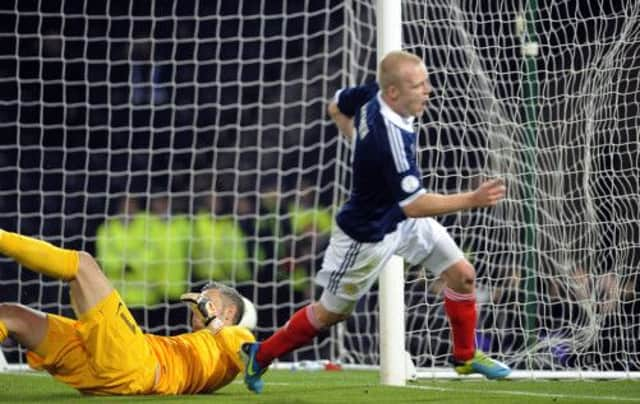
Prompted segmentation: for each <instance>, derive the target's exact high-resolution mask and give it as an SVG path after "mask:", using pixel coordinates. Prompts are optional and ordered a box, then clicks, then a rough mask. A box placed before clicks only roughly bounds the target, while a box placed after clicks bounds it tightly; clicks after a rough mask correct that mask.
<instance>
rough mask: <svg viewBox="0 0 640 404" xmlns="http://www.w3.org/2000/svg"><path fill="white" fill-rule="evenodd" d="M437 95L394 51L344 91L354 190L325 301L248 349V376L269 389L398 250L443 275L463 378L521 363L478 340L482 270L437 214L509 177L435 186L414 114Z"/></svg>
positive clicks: (335, 106)
mask: <svg viewBox="0 0 640 404" xmlns="http://www.w3.org/2000/svg"><path fill="white" fill-rule="evenodd" d="M430 93H431V85H430V83H429V79H428V74H427V69H426V66H425V64H424V62H423V61H422V60H421V59H420V58H418V57H417V56H415V55H413V54H411V53H408V52H404V51H394V52H390V53H389V54H387V55H385V56H384V58H383V59H382V61H381V63H380V65H379V67H378V82H377V83H371V84H368V85H363V86H359V87H351V88H345V89H342V90H340V91H339V92H338V93H337V94H336V96H335V98H334V100H333V101H332V102H330V103H329V107H328V112H329V115H330V116H331V118H332V119H333V121H334V123H335V124H336V125H337V126H338V128H339V129H340V131H341V132H342V133H343V134H344V135H345V136H347V137H349V138H351V139H352V141H353V143H354V147H355V148H354V151H353V160H352V167H353V174H352V190H351V194H350V197H349V199H348V201H347V202H346V204H345V205H344V206H343V207H342V208H341V210H340V211H339V213H338V214H337V216H336V224H337V225H336V226H334V229H333V233H332V235H331V240H330V242H329V246H328V248H327V250H326V252H325V255H324V261H323V264H322V269H321V270H320V272H318V274H317V275H316V283H317V284H319V285H320V286H322V287H323V288H324V290H323V292H322V295H321V297H320V300H319V301H317V302H314V303H311V304H309V305H308V306H306V307H303V308H302V309H300V310H298V311H297V312H296V313H294V314H293V316H292V317H291V318H290V319H289V321H287V323H286V324H285V325H284V327H282V328H280V329H279V330H278V331H276V333H275V334H273V335H272V336H271V337H269V338H268V339H266V340H265V341H263V342H261V343H248V344H245V345H243V347H242V352H241V356H242V358H243V360H244V361H245V374H244V381H245V384H246V385H247V387H248V388H249V390H252V391H254V392H256V393H260V392H261V391H262V390H263V388H264V383H263V380H262V378H261V376H262V374H263V373H264V372H265V371H266V369H267V368H268V366H269V364H270V363H271V362H272V361H273V360H274V359H276V358H278V357H280V356H282V355H284V354H286V353H289V352H291V351H293V350H295V349H297V348H299V347H301V346H304V345H306V344H308V343H309V342H311V341H312V340H313V339H314V338H315V337H316V336H317V335H318V334H319V333H320V332H322V331H323V330H325V329H327V328H328V327H331V326H333V325H334V324H337V323H339V322H340V321H343V320H345V319H347V318H349V316H350V315H351V313H352V311H353V309H354V307H355V305H356V302H357V301H358V300H359V299H360V298H361V297H362V296H363V295H364V294H365V293H367V292H368V291H369V290H370V289H371V287H372V286H373V284H374V283H375V282H376V280H377V278H378V275H379V274H380V271H381V270H382V269H383V268H384V266H385V265H386V263H387V262H388V260H389V259H390V258H391V256H393V255H394V254H397V255H400V256H401V257H403V258H404V259H405V260H406V261H407V262H408V263H409V264H411V265H422V266H424V267H425V268H427V269H429V270H430V271H431V272H432V273H433V274H435V275H438V276H440V277H441V278H442V279H443V281H444V283H445V285H446V287H445V288H444V291H443V294H444V307H445V312H446V314H447V316H448V319H449V324H450V326H451V332H452V336H453V353H452V357H453V358H452V359H453V364H454V369H455V370H456V372H458V373H459V374H470V373H480V374H483V375H484V376H486V377H488V378H491V379H497V378H503V377H506V376H507V375H508V374H509V373H510V372H511V369H510V368H509V367H508V366H506V365H505V364H503V363H500V362H498V361H496V360H494V359H491V358H489V357H488V356H487V355H485V354H484V353H483V352H481V351H480V350H477V349H476V346H475V328H476V320H477V312H476V294H475V270H474V268H473V266H472V265H471V264H470V263H469V261H467V260H466V259H465V257H464V254H463V252H462V250H461V249H460V248H459V247H458V246H457V245H456V243H455V242H454V240H453V239H452V238H451V236H450V235H449V234H448V232H447V230H446V229H445V228H444V227H443V226H442V225H440V224H439V223H438V222H437V221H436V220H434V219H433V218H432V216H439V215H443V214H447V213H452V212H456V211H460V210H465V209H471V208H481V207H491V206H494V205H496V204H497V203H498V202H499V201H500V200H501V199H502V198H504V196H505V193H506V187H505V186H504V184H503V182H502V181H501V180H499V179H494V180H488V181H485V182H483V183H482V184H480V185H479V187H478V188H476V189H475V190H473V191H470V192H463V193H458V194H452V195H442V194H436V193H429V192H427V191H426V190H425V189H424V187H423V186H422V181H421V174H420V171H419V167H418V163H417V159H416V143H417V139H416V138H417V135H416V133H415V131H414V127H413V124H414V119H415V117H417V116H420V115H422V113H423V112H424V109H425V106H426V105H427V103H428V100H429V95H430Z"/></svg>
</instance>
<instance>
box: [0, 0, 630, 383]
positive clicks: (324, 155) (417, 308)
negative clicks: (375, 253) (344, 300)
mask: <svg viewBox="0 0 640 404" xmlns="http://www.w3.org/2000/svg"><path fill="white" fill-rule="evenodd" d="M374 3H375V2H374V1H369V0H367V1H365V0H351V1H346V2H345V1H338V0H325V1H268V0H260V1H222V0H217V1H204V0H185V1H179V2H164V1H148V2H137V1H136V2H119V1H106V2H89V1H64V0H53V1H40V2H38V1H33V2H23V1H13V2H12V1H8V2H4V3H3V4H2V5H1V6H0V21H1V22H2V24H1V25H0V45H1V46H0V89H1V90H2V91H0V126H1V128H2V129H1V130H2V134H0V187H1V192H0V227H2V228H4V229H8V230H14V231H19V232H21V233H23V234H26V235H31V236H36V237H41V238H44V239H46V240H48V241H51V242H53V243H55V244H59V245H62V246H65V247H68V248H77V249H84V250H87V251H89V252H91V253H93V254H95V255H96V256H97V257H98V259H99V260H100V262H101V264H102V266H103V268H104V270H105V272H106V273H107V274H108V275H109V277H110V278H111V279H112V280H113V282H114V284H115V285H116V286H117V287H118V289H119V290H120V291H121V293H122V295H123V297H124V298H125V300H126V301H127V302H128V304H129V305H130V306H131V307H132V308H133V312H134V315H135V316H136V318H137V319H138V321H139V322H140V324H141V325H142V326H143V327H144V328H145V329H147V330H148V331H151V332H155V333H160V334H175V333H179V332H182V331H185V330H186V329H187V328H186V326H185V324H186V322H187V315H186V310H185V308H184V307H183V306H182V305H181V304H179V303H177V302H176V296H178V295H179V294H180V293H181V292H182V291H185V290H188V289H196V288H199V287H201V286H202V285H203V284H204V283H205V282H206V281H207V280H208V279H214V280H217V281H222V282H225V283H228V284H230V285H232V286H236V287H238V288H239V289H240V291H241V292H242V293H243V294H244V295H245V296H246V297H248V298H249V299H251V300H253V301H254V302H255V303H256V305H257V308H258V329H257V331H256V332H257V335H258V337H259V338H264V337H266V336H268V335H270V333H271V332H273V331H274V330H275V329H276V328H277V327H278V326H280V325H283V324H284V322H285V321H286V320H287V319H288V317H289V316H290V315H291V314H292V313H293V312H294V311H295V310H297V309H298V308H300V307H302V306H303V305H305V304H306V303H308V302H309V301H310V299H313V298H314V297H317V296H318V292H319V290H318V289H317V288H316V287H315V286H314V285H313V283H312V278H313V276H314V274H315V273H316V272H317V271H318V270H319V265H320V262H321V259H322V251H323V249H324V247H325V246H326V243H327V240H328V235H329V229H330V227H331V219H330V218H331V215H332V214H333V213H334V212H335V209H336V208H337V207H338V206H339V203H340V202H341V201H342V200H343V199H344V197H345V195H346V192H347V189H348V186H349V180H350V178H349V168H348V160H349V152H350V150H349V146H348V145H347V144H346V142H344V141H343V140H341V139H340V138H339V136H338V134H337V131H336V129H335V127H334V126H333V125H331V123H330V122H329V121H328V119H327V117H326V113H325V108H326V100H328V99H329V98H331V97H332V96H333V94H334V92H335V91H336V90H337V89H338V88H340V87H342V86H344V85H347V84H358V83H362V82H365V81H367V80H372V79H374V77H375V61H376V58H377V56H378V55H377V52H376V23H375V21H376V10H375V4H374ZM577 3H580V2H569V1H553V2H552V1H543V0H538V1H537V2H525V1H517V2H513V1H506V0H501V1H495V2H481V1H472V0H456V1H443V0H436V1H425V0H407V1H403V2H402V11H403V24H402V27H401V29H402V32H403V48H405V49H408V50H411V51H414V52H416V53H417V54H418V55H420V56H421V57H423V58H424V60H425V63H426V65H427V68H428V70H429V72H430V75H431V76H430V77H431V81H432V84H433V87H434V94H433V96H432V101H431V105H430V107H429V108H428V111H427V113H426V114H425V116H424V117H423V118H422V119H421V122H420V126H419V129H420V148H421V150H420V156H421V165H422V169H423V174H424V183H425V185H426V187H427V188H428V189H430V190H433V191H438V192H456V191H461V190H467V189H469V188H471V187H473V186H474V184H476V183H477V182H478V181H479V180H480V178H482V177H485V176H492V175H496V176H502V177H504V178H505V180H506V181H507V186H508V197H507V199H506V200H505V201H504V202H503V203H501V204H500V206H498V207H497V208H495V209H490V210H481V211H472V212H465V213H461V214H457V215H451V216H447V217H442V218H440V219H441V221H442V223H443V224H445V225H446V226H447V227H448V228H449V229H450V230H451V233H452V234H453V235H454V237H455V238H456V240H457V241H458V242H459V244H460V245H461V246H462V247H463V248H464V250H465V252H467V254H468V257H469V259H470V260H471V261H472V262H473V263H474V265H475V266H476V268H477V271H478V287H479V297H480V300H479V323H478V335H477V342H478V345H479V347H481V348H482V349H484V350H485V351H487V352H489V353H490V354H491V355H493V356H494V357H496V358H498V359H500V360H503V361H505V362H507V363H508V364H510V365H512V366H513V367H514V368H516V369H521V370H553V371H561V370H575V371H591V370H594V371H614V370H615V371H637V370H638V368H639V367H640V358H639V356H638V352H639V349H640V346H639V345H640V342H639V341H640V320H639V319H638V316H637V315H636V314H635V313H637V312H638V311H639V310H640V300H639V298H638V293H639V292H640V280H639V279H638V269H637V264H638V261H639V260H640V250H639V248H640V229H639V228H638V223H640V222H639V220H638V219H639V217H638V215H639V213H638V212H639V211H640V210H639V206H638V200H640V195H639V192H640V189H639V188H640V187H639V184H638V178H640V175H639V174H640V172H639V171H640V170H639V169H638V161H640V156H639V154H638V145H639V140H638V133H637V127H638V122H637V118H636V116H637V115H638V112H639V111H638V102H639V100H638V97H637V95H638V85H639V83H638V79H637V77H638V74H639V73H640V71H639V70H640V69H639V68H640V58H638V57H637V55H638V52H639V51H640V31H639V28H640V27H639V24H640V23H639V21H640V15H639V12H640V5H638V4H637V3H636V2H609V1H595V2H583V3H585V4H577ZM536 4H537V6H536ZM0 264H1V265H0V266H1V267H2V268H1V271H0V298H1V300H2V301H10V302H16V301H18V302H22V303H24V304H27V305H29V306H31V307H34V308H36V309H40V310H44V311H47V312H52V313H60V314H65V315H70V314H71V310H70V307H69V300H68V296H67V289H66V287H65V286H64V285H63V284H62V283H60V282H58V281H54V280H52V279H48V278H43V277H40V276H37V275H33V274H32V273H31V272H29V271H26V270H23V269H22V268H20V267H18V266H17V265H15V264H14V263H12V262H11V261H9V260H6V259H4V258H3V259H2V260H1V261H0ZM406 278H407V282H406V288H405V302H406V308H407V310H406V318H407V321H406V328H407V331H406V341H407V349H408V350H409V352H410V353H411V356H412V358H413V360H414V362H415V363H416V365H417V366H419V367H421V368H435V367H443V366H448V363H447V360H448V356H449V351H450V342H449V332H448V327H447V322H446V318H445V317H444V314H443V310H442V297H441V295H440V293H439V290H440V287H441V285H440V284H439V282H438V281H437V280H436V279H434V278H433V277H432V276H431V275H430V274H429V273H427V272H425V271H424V270H423V269H422V268H407V269H406ZM377 312H378V301H377V290H376V289H374V290H373V291H372V292H371V293H370V294H369V295H368V296H367V297H366V298H365V299H363V300H362V301H361V302H360V303H359V304H358V306H357V309H356V312H355V315H354V317H353V318H352V319H350V320H349V321H347V322H346V323H345V324H344V326H343V327H341V328H337V329H335V330H333V331H332V332H330V333H327V334H326V335H323V337H322V338H319V339H318V340H317V341H316V343H315V344H314V345H312V346H310V347H307V348H304V349H301V350H299V351H298V352H296V353H295V354H293V355H290V356H288V357H286V358H284V359H285V360H301V359H332V360H340V361H343V362H345V363H353V364H361V365H377V364H378V363H379V355H378V345H379V333H378V316H377ZM3 351H4V353H5V355H6V357H7V359H8V360H9V361H10V362H12V363H22V362H23V360H24V359H23V357H24V355H23V351H21V350H20V349H19V348H18V347H16V346H14V345H12V344H11V343H10V341H9V342H7V343H5V346H3Z"/></svg>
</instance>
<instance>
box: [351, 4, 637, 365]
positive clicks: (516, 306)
mask: <svg viewBox="0 0 640 404" xmlns="http://www.w3.org/2000/svg"><path fill="white" fill-rule="evenodd" d="M354 3H355V5H356V7H354V10H355V11H354V15H353V18H354V20H359V21H366V22H367V23H365V24H362V25H358V24H352V29H353V31H352V33H351V38H352V39H353V42H354V43H355V44H356V45H357V46H355V47H356V48H357V50H355V51H352V52H351V56H352V57H353V59H354V60H356V61H357V63H356V65H357V66H367V68H366V69H360V70H357V69H356V70H354V71H355V74H356V76H355V81H356V82H360V81H363V80H366V79H372V78H373V77H374V70H373V67H372V61H371V59H372V58H373V56H371V54H372V53H374V52H375V47H374V46H373V45H372V44H373V43H374V42H372V41H373V40H374V38H375V31H374V27H373V26H371V25H370V24H369V22H370V21H372V19H373V18H374V17H373V15H374V14H375V10H374V9H373V8H372V6H371V4H369V3H368V2H363V1H362V2H354ZM533 6H534V3H533V2H531V3H528V2H492V3H491V4H485V3H483V2H475V1H455V2H448V1H447V2H444V1H430V2H423V1H406V2H403V48H405V49H409V50H411V51H414V52H416V53H417V54H419V55H421V56H422V57H423V58H424V60H425V62H426V64H427V68H428V70H429V72H430V80H431V82H432V84H433V87H434V88H435V91H434V95H433V96H432V100H431V105H430V107H429V108H428V111H427V113H426V114H425V116H424V117H423V119H422V122H421V124H420V134H421V136H422V140H423V141H422V146H423V148H422V150H421V164H422V167H423V173H424V175H425V177H424V181H425V185H426V187H427V188H428V189H430V190H434V191H439V192H456V191H462V190H467V189H470V187H472V186H473V185H477V183H478V181H479V180H480V178H483V177H489V176H501V177H503V178H505V180H506V183H507V187H508V197H507V199H506V200H505V201H504V202H503V203H501V204H500V205H499V206H498V207H497V208H495V209H492V210H490V211H486V210H482V211H471V212H464V213H460V214H456V215H450V216H447V217H443V218H441V221H442V222H443V223H445V224H446V225H447V226H448V227H449V229H450V231H451V233H452V234H453V235H454V238H455V239H456V240H457V241H458V242H459V244H460V245H461V246H462V248H463V249H464V251H465V253H466V254H467V256H468V258H469V259H470V261H471V262H472V263H473V264H474V265H475V267H476V269H477V272H478V288H479V290H478V296H479V324H478V333H477V336H476V342H477V344H478V347H479V348H481V349H483V350H485V351H487V352H490V353H491V354H492V355H493V356H494V357H496V358H498V359H500V360H503V361H505V362H507V363H509V364H510V365H512V366H513V367H514V368H516V369H533V370H601V371H603V370H605V371H606V370H638V367H639V357H638V335H639V334H638V333H639V329H640V323H638V321H637V316H636V315H634V313H635V312H636V311H637V310H638V304H639V302H638V291H639V286H640V285H639V283H638V271H637V262H638V234H637V232H638V226H637V223H638V221H637V219H638V213H637V212H638V210H637V208H636V206H637V201H638V180H637V178H638V177H637V171H638V167H637V158H638V137H637V129H636V127H637V124H636V120H637V112H638V111H637V97H638V79H637V73H638V66H639V65H640V63H639V62H638V60H637V53H638V49H639V45H640V43H639V40H640V38H639V37H638V28H639V26H638V12H639V8H638V4H636V3H633V2H622V3H616V4H615V5H614V4H611V3H610V2H604V1H596V2H590V3H589V4H582V3H579V2H571V1H562V2H547V1H538V2H537V9H535V10H532V9H531V8H530V7H533ZM532 42H535V44H536V45H537V46H532V45H530V43H532ZM536 95H537V97H536ZM407 270H408V273H407V286H406V295H405V301H406V305H407V312H406V313H407V347H408V350H409V351H410V353H411V354H412V357H413V358H414V361H415V362H416V364H417V365H418V366H422V367H440V366H448V359H449V352H450V349H451V346H450V336H449V330H448V323H447V320H446V317H445V315H444V311H443V305H442V297H441V295H440V291H441V288H442V284H441V282H440V281H439V280H437V279H434V278H433V276H431V275H430V274H429V273H428V272H425V271H424V270H423V269H422V268H408V269H407ZM376 299H377V294H375V293H374V294H372V295H371V296H370V297H369V298H368V299H367V300H366V301H365V302H363V303H362V304H361V306H360V311H359V312H358V314H357V316H356V317H355V318H354V320H352V322H351V323H350V324H348V326H347V330H348V331H347V335H349V336H351V338H348V339H347V345H348V347H349V348H348V349H347V350H346V352H347V355H346V357H348V358H349V359H348V360H353V361H355V362H369V363H378V360H379V358H378V356H377V348H376V347H377V345H378V343H379V341H378V335H377V334H376V333H375V332H369V333H367V334H366V335H365V336H361V335H360V332H361V330H372V329H375V328H376V324H377V319H373V318H371V314H370V313H375V312H376V308H377V304H378V303H377V301H376Z"/></svg>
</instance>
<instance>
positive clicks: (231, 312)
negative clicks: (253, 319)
mask: <svg viewBox="0 0 640 404" xmlns="http://www.w3.org/2000/svg"><path fill="white" fill-rule="evenodd" d="M202 293H204V294H206V295H207V297H208V298H209V299H210V300H211V303H213V306H214V307H215V308H216V313H218V318H219V319H220V320H222V322H223V323H224V325H233V319H234V317H235V313H236V312H237V310H238V309H237V307H236V306H235V305H233V304H230V303H225V301H224V300H223V299H222V294H221V293H220V291H219V290H217V289H208V290H206V291H204V292H202ZM191 328H192V329H193V331H198V330H202V329H203V328H204V324H203V323H202V318H201V316H199V315H198V314H197V313H195V312H194V311H193V310H192V311H191Z"/></svg>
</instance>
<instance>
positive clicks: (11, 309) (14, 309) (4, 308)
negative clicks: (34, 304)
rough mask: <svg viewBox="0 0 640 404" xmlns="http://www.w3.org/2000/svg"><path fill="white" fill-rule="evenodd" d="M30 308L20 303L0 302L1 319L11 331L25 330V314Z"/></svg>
mask: <svg viewBox="0 0 640 404" xmlns="http://www.w3.org/2000/svg"><path fill="white" fill-rule="evenodd" d="M27 310H28V309H27V308H26V307H25V306H23V305H21V304H18V303H0V320H1V321H2V322H3V323H4V324H5V325H6V326H7V329H8V330H9V332H12V333H13V332H18V333H20V332H23V331H28V330H26V329H25V330H22V329H21V328H22V327H23V325H24V324H25V321H24V314H25V312H26V311H27Z"/></svg>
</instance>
